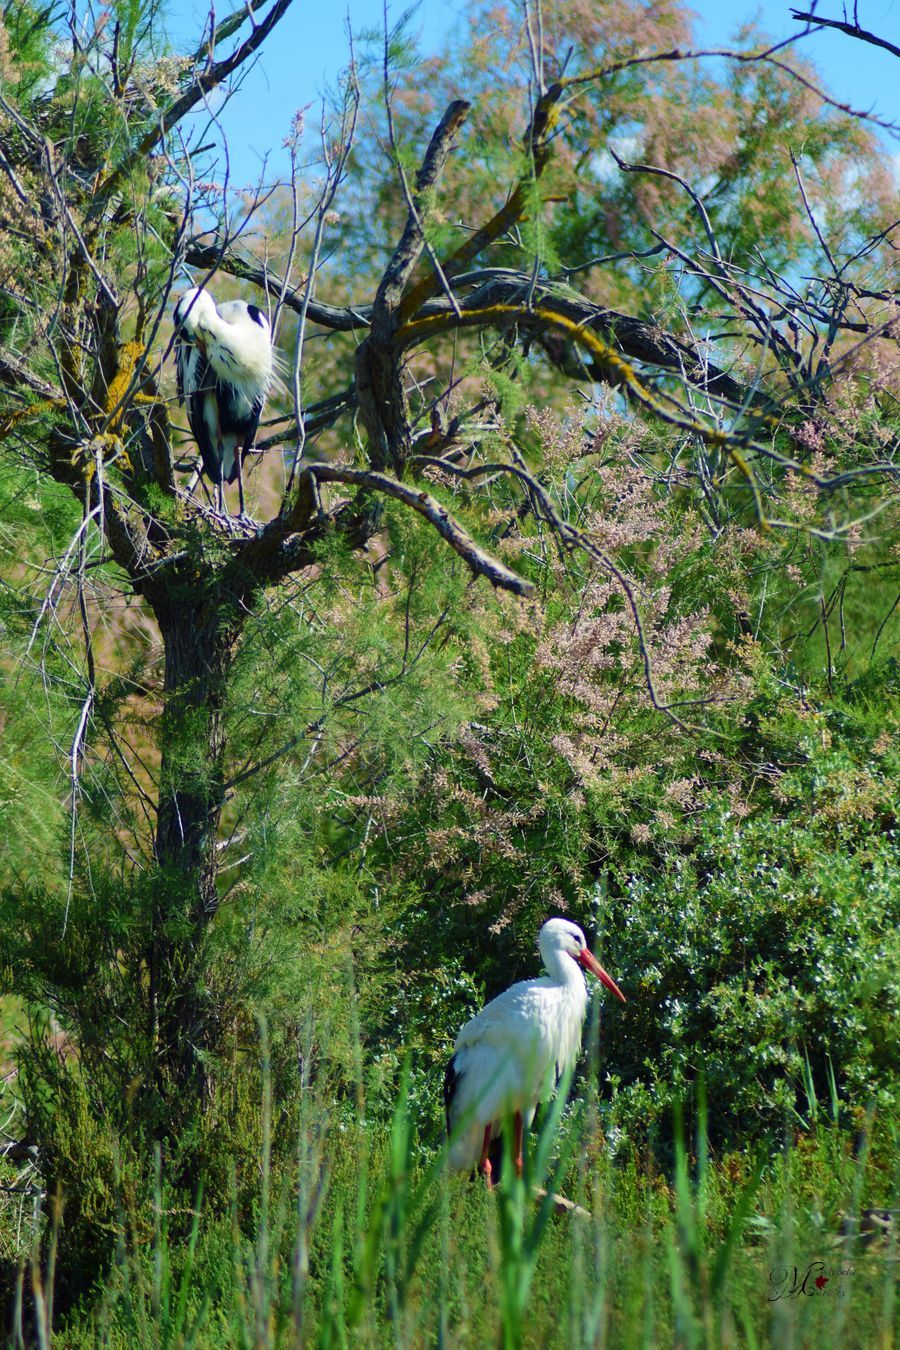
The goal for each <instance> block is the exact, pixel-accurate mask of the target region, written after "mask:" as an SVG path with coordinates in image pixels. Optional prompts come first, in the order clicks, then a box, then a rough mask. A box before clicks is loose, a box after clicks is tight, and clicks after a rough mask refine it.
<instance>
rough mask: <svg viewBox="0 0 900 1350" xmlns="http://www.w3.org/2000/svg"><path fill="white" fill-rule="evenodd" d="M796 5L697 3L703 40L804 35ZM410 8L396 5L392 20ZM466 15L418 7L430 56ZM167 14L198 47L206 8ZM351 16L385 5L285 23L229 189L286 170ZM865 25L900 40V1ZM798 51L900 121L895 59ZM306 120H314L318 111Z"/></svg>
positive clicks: (825, 45)
mask: <svg viewBox="0 0 900 1350" xmlns="http://www.w3.org/2000/svg"><path fill="white" fill-rule="evenodd" d="M622 3H628V0H622ZM791 4H793V5H794V6H795V7H797V8H800V7H802V8H809V6H808V5H805V4H804V5H802V6H801V0H762V3H757V4H754V3H752V0H751V2H750V3H747V4H744V3H742V0H694V3H693V5H692V8H693V10H694V12H695V14H696V15H697V26H696V32H697V41H698V43H699V44H701V45H703V46H722V45H729V44H730V40H731V39H732V37H733V35H734V33H735V31H736V29H737V28H738V26H739V25H740V23H741V22H742V21H743V20H745V19H749V18H751V17H753V16H754V15H755V16H756V17H757V18H758V19H759V21H760V22H761V23H762V25H763V26H764V27H765V29H766V30H767V32H768V33H770V34H771V36H772V37H773V38H775V39H778V38H781V37H786V36H787V35H788V34H790V33H792V32H794V31H795V30H796V28H797V25H796V24H795V23H794V21H793V20H792V19H791V17H790V9H791ZM405 7H406V6H405V4H403V3H396V2H395V3H392V4H391V6H390V11H389V13H390V15H391V20H392V22H396V19H397V18H398V17H399V15H400V14H401V13H402V12H403V9H404V8H405ZM464 7H465V6H464V4H463V3H461V0H420V3H419V5H418V8H417V10H416V14H415V17H414V19H413V29H414V30H417V31H418V33H419V35H420V44H421V48H422V50H423V51H425V52H426V53H427V52H433V51H438V50H440V48H441V46H442V45H443V44H444V43H445V42H447V41H448V40H449V39H450V38H451V35H452V33H453V30H454V28H455V27H456V25H457V24H458V23H459V21H460V15H461V13H462V12H463V10H464ZM818 7H819V10H820V12H821V13H822V14H823V16H830V17H835V18H837V17H841V0H819V6H818ZM168 12H169V16H170V29H171V32H172V35H173V38H174V39H175V41H176V42H178V43H180V42H191V43H196V42H197V41H198V34H199V33H200V32H202V30H203V27H204V24H205V23H206V21H207V15H208V3H206V0H171V3H170V5H169V10H168ZM224 12H226V6H225V5H221V6H217V17H220V18H221V15H222V14H223V13H224ZM348 13H349V16H350V22H351V23H352V26H353V30H354V32H355V33H357V34H359V33H361V32H363V31H364V30H366V29H369V30H371V29H380V28H381V25H382V0H312V2H311V0H296V3H295V4H294V6H293V8H292V9H291V10H290V11H289V12H288V14H287V15H286V16H285V18H284V19H282V21H281V23H280V24H279V26H278V27H277V28H276V30H275V32H274V33H273V34H272V37H271V38H270V39H269V42H268V43H267V44H266V45H265V46H264V48H263V52H262V56H261V58H260V60H259V61H258V63H257V65H256V67H255V68H254V69H253V70H252V71H251V72H250V74H249V75H248V76H247V78H246V80H245V83H244V85H243V87H242V89H241V91H240V93H239V94H238V95H237V97H236V98H235V99H234V100H233V101H232V103H231V104H230V105H229V106H228V108H227V109H226V111H225V114H224V118H223V124H224V127H225V130H226V133H227V135H228V141H229V150H230V156H231V174H232V182H234V183H235V184H241V183H251V182H255V181H256V180H257V179H258V178H259V175H260V172H261V169H262V166H263V160H264V157H265V155H266V154H267V153H268V154H269V160H268V165H267V174H266V177H267V178H269V179H270V178H271V177H272V176H273V172H274V173H276V174H277V173H279V172H281V171H282V168H283V164H284V162H285V152H284V151H283V150H282V149H281V145H282V141H283V140H284V137H285V135H286V134H287V131H288V126H289V123H290V120H291V117H292V115H293V113H294V112H295V111H296V110H297V109H298V108H301V107H304V106H305V105H306V104H309V103H313V104H315V103H316V102H317V101H318V100H319V99H320V97H321V93H322V90H323V88H324V87H325V86H326V85H327V84H328V83H329V82H331V81H333V80H334V78H335V76H336V75H337V74H338V72H339V71H340V70H341V68H342V67H343V66H344V65H345V64H346V61H347V52H348V46H347V32H346V25H347V16H348ZM859 18H860V23H861V24H862V25H863V27H867V28H870V29H872V30H873V31H875V32H877V33H879V34H881V35H882V36H884V37H886V38H888V39H889V40H893V41H895V42H900V0H860V3H859ZM800 48H801V50H802V51H803V52H804V53H805V54H806V55H807V56H808V57H811V58H812V59H813V60H814V61H815V62H816V63H817V64H818V66H819V69H820V71H821V72H822V76H823V80H824V83H825V84H826V86H827V87H828V88H829V89H830V91H831V92H832V93H833V94H834V95H835V96H836V97H837V98H838V99H840V100H841V101H842V102H848V103H850V104H852V105H853V106H854V107H858V108H864V109H866V110H874V111H875V112H877V113H879V114H880V115H881V116H882V117H885V118H888V119H890V120H898V119H900V98H898V96H897V94H898V85H900V61H898V59H897V58H896V57H895V56H892V55H891V54H890V53H889V52H886V51H879V50H877V49H876V48H874V47H871V46H869V45H868V44H866V43H862V42H858V41H855V40H853V39H851V38H847V37H844V36H843V35H841V34H838V33H822V32H819V33H816V34H813V35H811V36H810V37H809V38H806V39H804V40H803V41H802V42H801V44H800ZM309 116H310V117H314V110H313V109H311V110H310V114H309ZM889 148H890V150H891V153H893V154H894V155H895V156H896V155H897V154H898V152H900V141H898V140H896V139H894V140H893V141H891V142H890V145H889Z"/></svg>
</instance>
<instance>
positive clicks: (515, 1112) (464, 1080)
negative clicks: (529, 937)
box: [444, 919, 625, 1187]
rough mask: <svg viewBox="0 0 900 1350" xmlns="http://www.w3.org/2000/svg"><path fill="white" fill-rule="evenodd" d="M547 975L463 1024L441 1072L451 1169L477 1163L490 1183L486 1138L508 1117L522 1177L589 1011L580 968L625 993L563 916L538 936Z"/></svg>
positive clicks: (525, 982)
mask: <svg viewBox="0 0 900 1350" xmlns="http://www.w3.org/2000/svg"><path fill="white" fill-rule="evenodd" d="M538 945H539V947H540V952H541V958H542V960H543V962H544V966H545V967H546V970H547V974H546V975H545V976H543V977H542V978H541V979H538V980H521V981H520V982H519V983H518V984H514V985H511V986H510V988H509V989H507V990H505V992H504V993H502V994H500V995H498V997H497V998H495V999H493V1000H492V1001H491V1002H490V1003H489V1004H488V1005H487V1007H486V1008H482V1010H481V1012H480V1013H478V1014H477V1015H476V1016H475V1017H473V1018H472V1020H471V1021H470V1022H467V1023H466V1025H465V1026H464V1027H463V1029H462V1031H460V1033H459V1035H458V1036H457V1038H456V1045H455V1046H454V1050H453V1058H452V1059H451V1060H450V1063H449V1064H448V1065H447V1070H446V1073H445V1075H444V1103H445V1105H446V1108H447V1132H448V1134H449V1135H450V1137H451V1145H450V1166H451V1167H453V1168H458V1169H466V1168H472V1167H475V1166H476V1165H477V1167H478V1170H479V1171H480V1172H481V1173H482V1174H483V1175H484V1177H485V1180H486V1181H487V1184H488V1186H489V1187H490V1186H491V1184H492V1182H491V1162H490V1158H489V1156H488V1155H489V1150H490V1146H491V1140H492V1139H494V1138H496V1137H497V1136H498V1135H499V1134H500V1133H501V1130H502V1127H503V1121H504V1119H505V1118H506V1117H508V1116H510V1115H511V1116H513V1119H514V1126H515V1149H516V1154H515V1164H516V1170H517V1171H518V1173H519V1175H520V1176H521V1174H522V1136H523V1133H524V1128H525V1126H526V1125H528V1126H530V1125H531V1122H532V1120H533V1119H534V1113H535V1109H536V1107H537V1105H538V1103H539V1102H543V1101H546V1100H547V1098H548V1097H550V1096H551V1094H552V1092H553V1089H554V1086H555V1084H556V1081H557V1079H558V1078H559V1076H560V1075H561V1074H563V1073H565V1072H566V1070H568V1069H570V1068H571V1067H572V1065H573V1064H574V1063H575V1059H576V1057H577V1055H578V1051H579V1049H580V1046H581V1029H582V1026H583V1024H584V1018H585V1014H586V1012H587V1003H588V992H587V986H586V984H585V980H584V976H583V974H582V969H585V970H589V971H591V973H592V974H593V975H596V976H597V978H598V980H600V981H601V982H602V983H603V984H604V985H606V988H607V989H609V990H610V991H611V992H612V993H613V994H615V995H616V997H617V998H620V999H621V1000H622V1002H623V1003H624V1002H625V996H624V994H623V993H622V991H621V990H620V989H619V987H618V985H617V984H616V983H615V981H614V980H612V979H611V978H610V976H609V975H607V973H606V971H605V970H604V969H603V967H602V966H601V965H600V963H599V961H598V960H597V958H596V957H595V956H593V955H592V953H591V952H590V951H588V947H587V943H586V942H585V939H584V933H582V931H581V929H580V928H579V927H578V925H577V924H575V923H569V921H568V919H548V920H547V922H546V923H545V924H544V926H543V928H542V929H541V932H540V937H539V939H538Z"/></svg>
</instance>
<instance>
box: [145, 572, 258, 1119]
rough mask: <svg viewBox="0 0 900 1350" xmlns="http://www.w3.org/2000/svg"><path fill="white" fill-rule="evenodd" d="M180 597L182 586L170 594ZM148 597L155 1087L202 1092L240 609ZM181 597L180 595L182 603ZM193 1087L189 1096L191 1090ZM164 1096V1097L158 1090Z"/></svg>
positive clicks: (206, 1089) (218, 601) (216, 599)
mask: <svg viewBox="0 0 900 1350" xmlns="http://www.w3.org/2000/svg"><path fill="white" fill-rule="evenodd" d="M170 585H171V583H170ZM177 591H178V592H181V587H178V588H177ZM188 594H189V592H188V591H187V588H185V591H184V592H183V596H182V594H173V591H172V589H169V593H168V594H167V595H166V596H165V597H164V598H162V599H161V598H159V597H155V599H156V603H155V605H154V608H155V611H156V616H157V619H158V621H159V625H160V629H161V631H162V636H163V642H164V645H165V676H164V686H163V688H164V699H165V706H164V708H163V715H162V728H161V751H162V758H161V765H160V789H159V802H158V817H157V830H156V841H155V853H156V862H157V865H158V869H159V874H158V886H157V890H156V893H155V895H154V900H153V927H152V938H151V946H150V959H149V968H150V972H149V973H150V1018H151V1028H150V1030H151V1038H152V1044H153V1046H154V1051H155V1060H156V1065H157V1072H158V1077H159V1079H160V1082H159V1086H160V1087H161V1088H162V1090H163V1091H164V1092H165V1090H166V1086H167V1084H168V1086H169V1087H174V1088H175V1089H176V1092H177V1093H178V1094H180V1093H182V1092H185V1091H187V1092H188V1093H189V1095H193V1092H198V1091H199V1094H200V1096H201V1099H208V1097H209V1095H210V1076H209V1068H208V1062H207V1056H208V1053H209V1052H210V1051H214V1050H215V1039H216V1029H215V1026H214V1025H213V1022H212V1017H211V1011H212V1007H211V1003H210V997H209V993H208V990H207V988H206V981H205V979H204V974H203V971H204V964H205V963H204V960H203V948H204V940H205V937H206V933H207V930H208V928H209V925H210V923H211V922H212V919H213V917H214V915H215V913H216V909H217V907H218V891H217V887H216V874H217V847H216V844H217V835H218V827H219V821H220V818H221V813H222V804H223V799H224V788H223V782H224V773H223V765H224V756H225V744H226V738H225V725H224V714H225V696H226V690H227V683H228V675H229V670H230V667H231V662H232V659H233V656H234V652H235V648H236V646H237V642H238V639H239V636H240V631H241V627H242V620H241V617H240V614H239V611H237V610H236V608H235V607H234V606H233V605H232V604H230V603H229V601H228V600H227V599H226V598H225V597H224V596H222V595H220V594H214V595H212V596H210V597H208V598H207V599H206V600H205V601H202V602H201V603H199V604H197V603H196V601H195V602H193V603H192V602H191V601H190V600H189V599H188V598H186V597H187V596H188ZM183 597H184V598H183ZM191 1090H192V1091H191ZM167 1095H168V1094H167ZM194 1100H195V1101H196V1097H194Z"/></svg>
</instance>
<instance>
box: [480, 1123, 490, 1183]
mask: <svg viewBox="0 0 900 1350" xmlns="http://www.w3.org/2000/svg"><path fill="white" fill-rule="evenodd" d="M490 1147H491V1126H490V1124H487V1125H485V1127H484V1139H483V1140H482V1144H481V1157H480V1158H479V1159H478V1170H479V1172H480V1173H481V1174H482V1176H483V1177H484V1179H485V1181H486V1182H487V1188H488V1190H489V1191H492V1190H493V1189H494V1182H493V1180H492V1178H491V1160H490V1158H489V1157H488V1153H489V1151H490Z"/></svg>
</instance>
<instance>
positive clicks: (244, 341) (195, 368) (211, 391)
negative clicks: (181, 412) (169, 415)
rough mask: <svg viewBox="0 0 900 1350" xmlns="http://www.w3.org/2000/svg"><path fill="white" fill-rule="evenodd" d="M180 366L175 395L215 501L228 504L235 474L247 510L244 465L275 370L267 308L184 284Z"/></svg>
mask: <svg viewBox="0 0 900 1350" xmlns="http://www.w3.org/2000/svg"><path fill="white" fill-rule="evenodd" d="M175 366H176V371H177V375H178V397H179V398H180V400H181V402H182V403H183V404H184V406H185V408H186V409H187V415H188V422H189V423H190V427H191V431H192V432H193V434H194V439H195V440H196V442H197V445H198V447H199V450H200V457H201V459H202V461H203V468H204V470H205V472H206V474H207V476H208V477H209V478H210V479H211V480H212V481H213V483H215V485H216V505H217V507H218V509H219V510H220V511H221V510H223V507H224V490H223V484H225V483H233V482H234V480H235V479H237V481H238V491H239V493H240V503H241V515H243V514H244V481H243V475H242V473H241V467H242V463H243V459H244V456H245V455H246V453H247V451H248V450H249V449H250V447H251V446H252V444H253V439H254V437H255V435H256V428H257V426H258V425H259V419H260V414H261V413H262V409H263V404H264V403H265V401H266V395H267V394H268V392H269V388H270V386H271V384H272V380H273V375H274V357H273V351H272V333H271V330H270V328H269V323H268V320H267V318H266V316H265V314H263V312H262V310H260V309H258V308H257V307H256V305H248V304H247V303H246V302H245V301H244V300H226V301H225V303H224V304H221V305H217V304H216V302H215V301H214V300H213V298H212V296H211V295H210V294H209V292H208V291H204V290H200V289H197V288H194V289H192V290H189V291H185V293H184V295H182V296H181V298H180V300H179V301H178V304H177V305H176V306H175Z"/></svg>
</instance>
